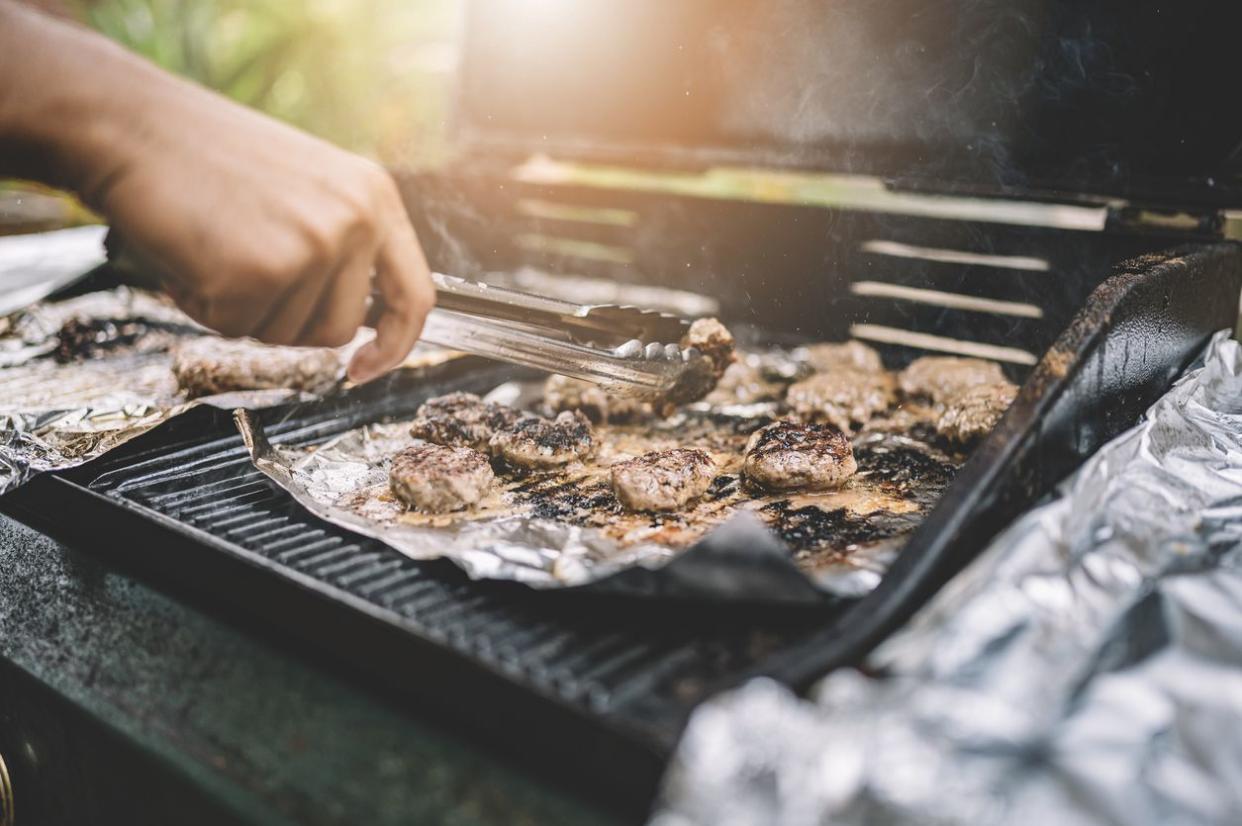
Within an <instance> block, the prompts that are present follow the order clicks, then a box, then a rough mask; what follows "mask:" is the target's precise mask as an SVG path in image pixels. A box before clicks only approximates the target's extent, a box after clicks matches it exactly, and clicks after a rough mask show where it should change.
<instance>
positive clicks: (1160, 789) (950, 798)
mask: <svg viewBox="0 0 1242 826" xmlns="http://www.w3.org/2000/svg"><path fill="white" fill-rule="evenodd" d="M1204 362H1205V363H1204V366H1202V367H1199V368H1197V369H1195V370H1193V371H1191V372H1189V373H1188V374H1187V375H1185V376H1184V377H1183V378H1182V379H1181V380H1180V381H1179V382H1178V383H1177V384H1176V385H1175V387H1174V388H1173V389H1172V390H1171V391H1170V392H1169V393H1168V394H1167V395H1166V396H1165V397H1164V398H1163V399H1161V400H1160V401H1159V402H1157V403H1156V404H1155V405H1153V406H1152V407H1151V408H1150V409H1149V411H1148V413H1147V415H1146V417H1145V419H1144V421H1143V422H1142V423H1141V424H1140V425H1138V426H1137V427H1135V428H1134V429H1132V430H1131V431H1129V432H1127V433H1126V434H1124V435H1122V436H1121V437H1119V438H1117V439H1116V440H1114V441H1113V442H1112V443H1110V444H1109V445H1108V446H1106V447H1105V448H1103V449H1102V450H1101V451H1099V452H1098V453H1097V454H1096V455H1095V456H1094V457H1093V458H1092V459H1091V460H1089V461H1088V462H1087V463H1086V464H1085V465H1084V466H1083V467H1082V468H1081V469H1080V470H1079V471H1078V472H1077V473H1076V474H1075V475H1074V476H1073V477H1071V478H1070V479H1069V480H1067V481H1066V482H1065V483H1064V484H1063V485H1062V486H1061V488H1060V489H1059V491H1058V494H1057V495H1056V496H1055V497H1054V498H1053V500H1052V501H1050V502H1049V503H1047V504H1045V505H1042V506H1040V507H1038V508H1036V509H1035V510H1033V511H1032V512H1030V513H1029V514H1028V515H1027V516H1025V517H1023V518H1022V519H1020V520H1019V521H1018V522H1016V523H1015V524H1014V525H1013V526H1012V527H1011V528H1010V529H1008V530H1007V531H1006V532H1005V533H1004V534H1003V535H1002V536H1000V537H999V538H998V539H997V540H996V541H995V542H994V543H993V544H992V546H991V547H990V548H989V550H988V551H987V552H986V553H985V554H984V555H983V556H982V557H980V558H979V559H978V560H977V561H976V562H975V563H974V564H973V565H971V566H970V567H969V568H968V569H967V570H966V571H964V572H963V573H962V574H961V575H960V576H959V577H958V578H957V579H956V580H954V581H953V582H952V583H951V584H950V585H949V586H948V587H947V588H946V589H945V590H944V591H942V592H941V593H940V594H939V595H938V596H937V597H936V598H935V599H934V600H933V601H932V602H931V603H930V604H929V606H928V607H927V608H925V609H924V610H923V611H922V612H921V613H920V614H919V615H918V616H917V617H916V619H915V620H914V621H913V622H912V623H911V625H910V626H909V627H907V628H906V629H905V630H903V631H901V632H899V633H898V634H897V635H895V636H894V637H893V638H891V639H890V640H889V641H888V642H886V643H885V644H884V645H883V646H881V647H880V648H879V649H878V650H877V651H876V652H875V653H874V654H873V656H872V657H871V658H870V661H869V663H868V669H867V672H868V673H869V674H872V675H875V676H864V675H863V674H862V673H860V672H857V671H840V672H836V673H833V674H831V675H830V676H828V677H827V678H826V679H825V680H824V681H823V682H822V683H821V684H820V685H819V686H818V688H817V689H816V690H815V691H814V692H813V699H812V700H810V701H804V700H801V699H798V698H797V697H795V696H794V695H793V694H791V693H790V692H789V691H788V690H787V689H785V688H783V687H781V686H779V685H778V684H776V683H774V682H771V681H768V680H756V681H753V682H751V683H749V684H747V685H746V686H744V687H742V688H741V689H738V690H736V691H734V692H732V693H730V694H727V695H724V696H722V697H720V698H718V699H716V700H714V701H712V702H710V703H708V704H707V705H705V706H704V707H702V708H701V709H700V710H699V711H697V712H696V714H695V715H694V717H693V719H692V721H691V723H690V726H689V728H688V730H687V733H686V734H685V736H684V739H683V741H682V743H681V745H680V747H679V750H678V754H677V757H676V760H675V762H674V765H673V767H672V769H671V770H670V773H669V775H668V777H667V778H666V787H665V792H664V797H663V802H662V805H661V807H660V809H659V810H658V813H657V815H656V816H655V818H654V820H653V821H652V822H653V824H654V825H655V826H692V825H694V826H698V825H699V824H704V825H705V824H711V825H712V826H731V824H751V823H765V824H773V826H807V825H808V824H823V823H842V824H848V823H890V824H907V823H908V824H916V823H917V824H926V823H937V824H975V823H1008V824H1045V823H1050V822H1055V823H1059V824H1066V826H1069V824H1114V823H1126V824H1163V823H1181V824H1225V823H1238V822H1242V740H1240V739H1239V736H1238V732H1239V731H1240V730H1242V349H1240V348H1239V345H1238V343H1237V342H1235V341H1232V340H1230V339H1229V338H1228V335H1227V333H1224V332H1222V333H1220V334H1218V335H1217V336H1216V338H1215V339H1214V340H1213V341H1212V342H1211V344H1210V346H1209V347H1208V349H1207V352H1206V355H1205V359H1204Z"/></svg>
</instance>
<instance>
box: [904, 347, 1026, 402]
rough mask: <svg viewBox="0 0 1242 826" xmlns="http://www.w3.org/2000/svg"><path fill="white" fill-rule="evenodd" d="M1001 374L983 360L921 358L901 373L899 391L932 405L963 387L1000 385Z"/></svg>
mask: <svg viewBox="0 0 1242 826" xmlns="http://www.w3.org/2000/svg"><path fill="white" fill-rule="evenodd" d="M1004 381H1005V374H1004V373H1003V372H1001V369H1000V365H999V364H997V363H996V362H994V361H984V360H983V359H967V358H957V357H955V356H924V357H923V358H920V359H915V360H914V361H912V362H910V366H909V367H907V368H906V369H905V370H902V371H901V378H900V382H901V391H902V392H903V393H905V394H906V395H907V396H925V397H927V398H930V399H931V400H932V401H935V402H944V401H947V400H948V399H949V398H950V397H952V396H955V395H957V394H958V393H960V392H962V391H963V390H965V389H966V388H967V387H974V386H975V385H977V384H1000V383H1002V382H1004Z"/></svg>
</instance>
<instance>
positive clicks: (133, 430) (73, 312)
mask: <svg viewBox="0 0 1242 826" xmlns="http://www.w3.org/2000/svg"><path fill="white" fill-rule="evenodd" d="M70 319H78V320H85V321H91V322H115V323H118V324H125V323H129V322H134V321H135V320H138V321H139V322H141V323H140V325H138V326H139V327H140V329H141V332H140V333H139V334H138V335H137V336H136V337H135V339H134V340H132V341H126V342H125V343H123V344H122V345H120V346H115V347H107V348H105V349H103V350H101V351H100V352H99V353H97V354H95V355H92V356H91V357H89V358H84V359H82V360H69V361H67V362H63V363H62V362H61V361H58V360H57V359H55V358H53V357H52V354H53V351H55V350H56V348H57V346H58V344H59V343H60V337H59V335H58V334H59V332H60V331H61V329H62V327H63V326H64V324H65V322H67V321H69V320H70ZM206 332H207V331H206V330H205V329H204V328H202V327H200V326H198V325H197V324H195V323H194V322H193V321H191V320H190V319H189V318H188V317H187V316H185V315H184V314H182V313H181V311H180V310H178V309H177V308H176V307H174V306H173V305H172V304H171V303H170V302H169V301H168V300H167V299H165V298H163V297H161V296H159V295H156V294H154V293H149V292H144V291H140V290H130V289H127V288H123V287H122V288H117V289H113V290H106V291H99V292H93V293H87V294H85V295H82V296H78V297H76V298H71V299H67V300H64V301H59V302H42V303H37V304H34V305H33V306H31V307H29V308H27V309H25V310H22V311H20V312H17V313H13V314H11V315H8V316H6V317H4V318H0V494H3V493H4V492H6V491H8V490H11V489H13V488H15V487H17V486H18V485H20V484H22V483H24V482H26V481H28V480H29V479H31V478H32V477H33V476H35V475H36V474H38V473H42V472H45V471H55V470H63V469H65V468H70V467H74V466H76V465H79V464H82V463H83V462H86V461H89V460H91V459H94V458H96V457H98V456H101V455H103V454H104V453H106V452H107V451H109V450H112V449H113V448H116V447H118V446H119V445H122V444H124V443H125V442H127V441H129V440H130V439H133V438H134V437H136V436H139V435H141V434H142V433H145V432H146V431H148V430H150V429H151V428H153V427H155V426H156V425H159V424H161V423H162V422H165V421H167V420H168V419H170V418H172V417H173V416H176V415H178V414H180V413H182V412H184V411H186V410H188V409H190V408H191V407H193V406H195V405H198V404H208V405H213V406H215V407H220V408H223V409H226V410H232V409H235V408H237V407H249V408H255V409H257V408H263V407H269V406H272V405H277V404H283V403H286V402H290V401H296V400H299V399H310V398H312V397H310V396H308V395H306V394H303V393H298V392H295V391H290V390H256V391H247V392H237V393H223V394H219V395H215V396H207V397H202V398H198V399H193V400H190V399H187V398H186V397H185V395H184V394H183V393H182V392H181V391H180V389H179V388H178V386H177V381H176V378H175V377H174V376H173V373H172V371H171V364H172V354H171V352H170V349H169V348H170V347H171V346H172V345H173V344H174V343H175V342H176V341H177V340H178V339H180V338H184V337H186V336H196V335H202V334H204V333H206ZM361 341H362V339H359V340H358V341H356V342H354V343H353V344H352V345H350V347H354V346H358V344H360V343H361ZM348 352H349V348H346V349H344V350H343V351H342V359H343V360H344V359H345V358H347V355H348Z"/></svg>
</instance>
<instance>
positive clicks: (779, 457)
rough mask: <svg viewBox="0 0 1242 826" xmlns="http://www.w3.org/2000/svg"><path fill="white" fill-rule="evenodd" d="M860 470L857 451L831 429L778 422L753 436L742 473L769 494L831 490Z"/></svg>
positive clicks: (836, 430) (814, 425)
mask: <svg viewBox="0 0 1242 826" xmlns="http://www.w3.org/2000/svg"><path fill="white" fill-rule="evenodd" d="M857 470H858V464H857V463H856V462H855V461H854V449H853V448H852V447H851V446H850V440H849V439H848V438H847V437H846V435H845V434H844V433H842V432H841V431H840V430H838V429H837V428H835V427H832V426H830V425H817V424H811V425H805V424H798V423H796V422H785V421H782V422H774V423H773V424H770V425H768V426H767V427H765V428H762V429H761V430H757V431H755V432H754V433H753V434H751V437H750V441H749V442H748V443H747V444H746V458H745V460H744V461H743V463H742V473H743V474H744V475H745V476H746V478H747V479H749V480H750V481H751V482H753V483H754V484H756V485H758V486H760V487H763V488H767V489H768V490H776V491H788V490H829V489H831V488H836V487H840V486H841V485H842V484H844V482H845V481H846V480H847V479H849V478H850V477H851V476H853V475H854V473H855V472H856V471H857Z"/></svg>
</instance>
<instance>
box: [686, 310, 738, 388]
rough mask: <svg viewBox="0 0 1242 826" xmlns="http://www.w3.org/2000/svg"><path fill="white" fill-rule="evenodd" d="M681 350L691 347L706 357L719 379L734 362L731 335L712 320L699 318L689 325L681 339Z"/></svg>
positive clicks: (717, 322) (721, 325) (722, 326)
mask: <svg viewBox="0 0 1242 826" xmlns="http://www.w3.org/2000/svg"><path fill="white" fill-rule="evenodd" d="M681 346H682V347H683V348H689V347H693V348H695V349H696V350H698V351H699V352H700V353H702V354H703V355H705V356H707V358H708V359H710V360H711V363H712V368H713V369H712V372H713V373H714V374H715V376H716V378H717V379H719V378H720V377H721V376H722V375H724V371H725V368H727V367H728V366H729V365H730V364H732V363H733V360H734V354H733V349H734V341H733V334H732V333H730V332H729V330H728V329H727V328H726V327H725V326H724V325H723V324H721V323H720V322H719V321H717V320H716V319H714V318H700V319H698V320H697V321H695V322H694V323H693V324H691V325H690V329H689V330H687V331H686V334H685V335H684V336H682V338H681Z"/></svg>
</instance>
